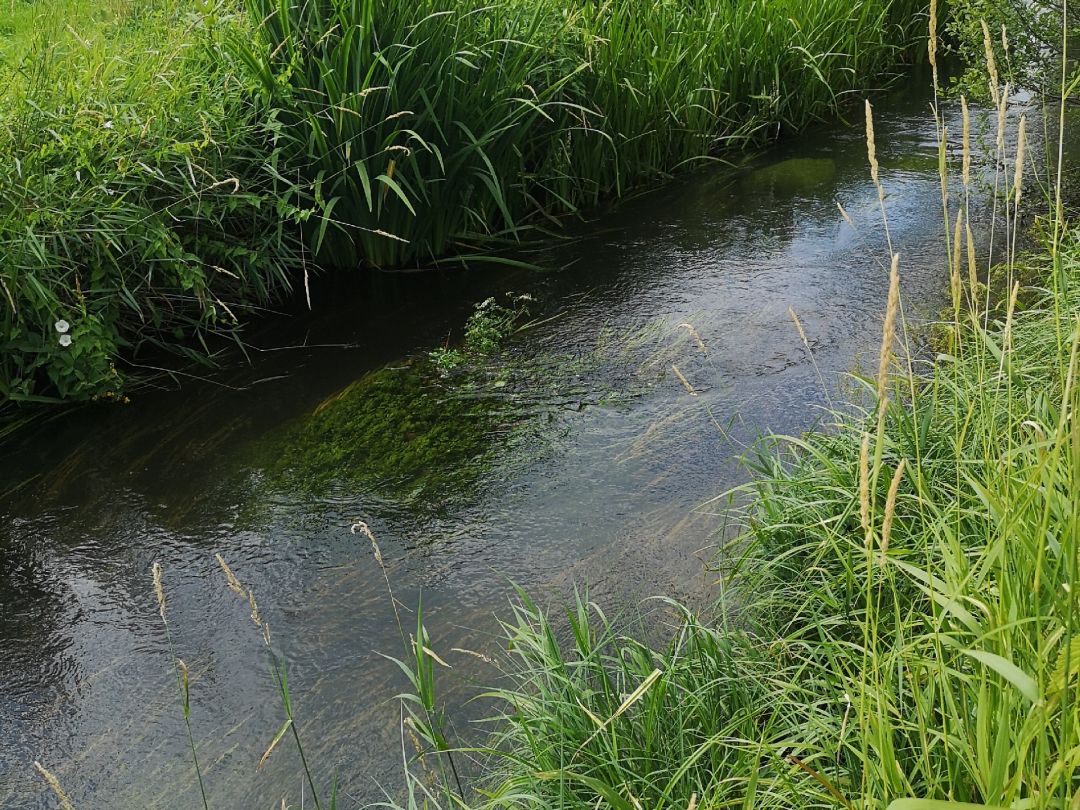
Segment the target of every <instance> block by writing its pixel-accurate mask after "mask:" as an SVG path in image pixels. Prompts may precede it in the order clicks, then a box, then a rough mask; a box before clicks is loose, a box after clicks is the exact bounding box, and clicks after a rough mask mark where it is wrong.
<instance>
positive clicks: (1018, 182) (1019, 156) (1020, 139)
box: [1013, 115, 1027, 207]
mask: <svg viewBox="0 0 1080 810" xmlns="http://www.w3.org/2000/svg"><path fill="white" fill-rule="evenodd" d="M1026 146H1027V116H1026V115H1021V116H1020V128H1019V130H1018V131H1017V134H1016V170H1015V172H1014V174H1013V194H1014V195H1015V199H1016V205H1017V206H1018V207H1019V205H1020V190H1021V188H1022V187H1023V183H1024V148H1025V147H1026Z"/></svg>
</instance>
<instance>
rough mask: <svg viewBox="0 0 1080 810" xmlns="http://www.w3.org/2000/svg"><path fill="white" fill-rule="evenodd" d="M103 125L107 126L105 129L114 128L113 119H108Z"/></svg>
mask: <svg viewBox="0 0 1080 810" xmlns="http://www.w3.org/2000/svg"><path fill="white" fill-rule="evenodd" d="M102 126H103V127H105V129H112V121H106V122H105V123H104V124H102Z"/></svg>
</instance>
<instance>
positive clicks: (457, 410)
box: [254, 322, 686, 508]
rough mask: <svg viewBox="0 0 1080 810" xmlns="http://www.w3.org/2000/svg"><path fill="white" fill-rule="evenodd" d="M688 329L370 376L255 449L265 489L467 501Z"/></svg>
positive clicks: (610, 397)
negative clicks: (577, 350) (558, 351)
mask: <svg viewBox="0 0 1080 810" xmlns="http://www.w3.org/2000/svg"><path fill="white" fill-rule="evenodd" d="M685 336H686V331H685V330H682V329H676V331H675V332H674V333H673V332H671V331H670V330H667V329H664V328H663V324H661V323H658V322H657V323H652V324H649V325H647V326H645V327H641V328H637V329H624V330H614V329H611V328H605V327H601V328H599V329H598V330H597V333H596V339H595V343H594V345H593V346H591V347H590V348H589V349H588V350H587V351H585V352H581V353H576V354H569V353H566V354H546V355H540V356H533V355H528V356H526V355H525V352H524V351H522V352H521V353H520V354H519V353H515V352H514V351H513V349H514V348H515V347H514V346H508V347H506V348H505V349H504V350H502V351H499V352H497V353H495V354H493V355H487V354H483V353H478V352H470V351H468V346H467V344H464V345H463V349H465V350H466V354H465V355H464V358H465V359H464V360H463V362H461V363H460V364H459V365H457V366H455V367H454V368H450V369H447V368H446V367H445V366H444V365H442V364H441V363H440V362H439V359H438V358H437V357H432V356H431V355H421V356H417V357H414V358H412V359H410V360H408V361H407V362H405V363H404V364H399V365H394V366H386V367H383V368H380V369H377V370H374V371H372V372H370V373H368V374H366V375H364V376H363V377H361V378H360V379H358V380H356V381H355V382H353V383H351V384H350V385H348V386H346V387H345V388H344V389H342V390H341V391H340V392H338V393H337V394H335V395H333V396H332V397H329V398H328V399H326V400H324V401H323V402H322V403H320V404H319V405H318V406H317V407H316V408H315V409H314V410H313V411H312V412H311V413H310V414H307V415H305V416H303V417H301V418H300V419H298V420H296V421H294V422H292V423H290V424H288V425H286V426H285V427H284V428H283V429H282V430H281V431H280V432H277V433H275V434H271V435H270V436H268V437H267V438H266V439H264V440H263V441H262V442H260V444H259V445H258V446H257V448H256V452H255V459H254V460H255V462H256V464H257V466H259V467H260V468H261V469H262V473H263V475H262V476H261V478H262V482H263V485H265V486H267V487H269V488H270V489H272V490H276V491H279V492H301V493H305V492H306V493H311V494H313V495H315V496H322V495H325V494H326V493H329V492H334V491H337V492H341V491H342V490H343V489H353V490H355V491H356V492H357V493H360V492H363V493H366V494H370V495H372V496H374V497H379V498H386V499H390V500H394V501H397V502H399V503H406V504H408V505H410V506H412V507H429V508H440V507H443V506H446V505H448V504H453V503H455V502H461V501H463V500H464V501H467V500H469V499H470V498H472V497H473V496H475V495H476V494H477V493H478V492H479V490H480V489H481V487H482V486H483V485H484V483H485V482H494V481H498V480H502V479H505V478H506V477H508V476H509V474H510V473H511V472H512V471H513V470H514V469H517V468H519V467H520V466H522V465H525V464H532V463H534V462H535V461H536V460H537V459H538V458H540V457H542V456H543V455H544V454H546V453H548V452H551V451H552V450H554V449H555V448H556V447H558V445H559V441H560V439H561V437H562V436H564V435H565V433H566V432H567V430H568V420H569V419H570V418H571V417H570V414H574V413H580V412H582V411H585V410H587V409H589V408H593V407H620V406H622V405H624V404H625V403H627V402H628V401H629V400H630V399H632V398H634V397H636V396H639V395H641V394H642V393H644V392H645V391H646V390H648V388H650V387H651V386H652V385H653V384H655V383H656V382H657V381H658V380H659V379H661V378H662V377H663V375H664V374H666V373H667V370H668V368H669V366H670V361H671V359H672V357H673V356H675V355H678V354H680V353H682V352H683V351H684V350H685V349H686V337H685Z"/></svg>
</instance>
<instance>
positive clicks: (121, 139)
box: [0, 0, 292, 402]
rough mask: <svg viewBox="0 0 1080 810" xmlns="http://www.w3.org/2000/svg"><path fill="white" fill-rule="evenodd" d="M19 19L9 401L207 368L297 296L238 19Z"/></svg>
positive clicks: (10, 142)
mask: <svg viewBox="0 0 1080 810" xmlns="http://www.w3.org/2000/svg"><path fill="white" fill-rule="evenodd" d="M80 10H81V11H82V12H85V13H76V12H79V11H80ZM69 13H70V19H69ZM13 21H14V23H18V25H14V24H13V25H12V27H11V29H10V30H9V31H7V32H5V33H6V34H7V35H8V36H9V37H10V43H9V47H8V48H6V49H5V50H4V51H3V53H2V57H0V79H2V81H3V86H2V89H0V153H2V154H3V155H4V156H5V159H4V160H3V161H2V162H0V256H2V257H3V262H2V264H0V402H4V401H11V402H47V401H55V400H59V399H66V400H79V399H90V398H100V397H113V396H119V395H120V393H121V392H122V388H123V379H122V378H123V376H124V371H125V369H124V367H123V365H122V364H120V359H121V355H123V356H124V357H126V358H130V357H131V356H132V355H133V354H134V353H135V352H136V351H137V350H139V349H140V348H148V347H149V348H153V347H156V348H172V349H176V350H177V351H181V352H183V353H185V354H187V355H188V356H190V357H197V356H205V355H206V354H207V353H208V352H210V351H211V347H210V346H209V345H208V344H207V343H206V342H205V339H206V338H207V336H208V335H210V334H212V333H214V332H228V331H229V330H231V329H232V328H233V327H234V326H235V325H236V323H237V322H238V321H239V319H240V317H241V316H242V315H243V314H244V308H245V307H247V306H250V305H257V304H261V303H265V302H266V301H268V300H269V299H270V298H272V297H273V296H276V295H277V294H279V293H280V292H282V291H284V290H287V289H288V288H289V286H290V284H291V278H290V264H291V261H292V260H291V258H290V253H291V247H290V237H289V236H288V235H287V234H286V233H285V232H284V231H283V230H282V223H283V222H287V221H288V218H289V217H290V215H291V212H290V210H289V208H288V204H287V202H288V200H287V196H286V194H285V192H284V187H283V185H282V183H281V182H280V181H278V180H275V179H274V177H273V176H272V174H271V172H270V168H269V167H270V166H271V165H272V161H273V159H274V158H273V143H272V132H271V131H270V129H269V128H270V127H271V125H272V122H270V121H269V120H266V119H259V118H258V117H256V114H255V110H254V107H253V106H252V105H251V104H250V103H249V101H248V99H247V98H246V97H245V88H244V86H243V85H242V84H240V83H239V82H238V81H237V80H236V78H235V74H236V68H235V66H234V65H233V64H232V63H231V62H230V61H229V60H228V58H227V53H226V51H225V50H224V49H223V48H222V47H220V45H221V42H220V41H221V38H222V37H223V36H225V33H226V32H227V31H230V30H233V29H234V28H236V27H237V26H240V25H241V21H240V20H239V19H238V18H236V16H235V15H233V14H230V13H228V9H227V8H225V7H218V6H215V5H214V4H212V3H206V4H194V3H188V2H176V1H174V0H152V2H149V3H128V2H123V1H122V0H117V1H116V2H113V3H110V4H107V5H104V6H100V7H97V8H94V9H82V6H80V5H78V4H70V5H69V4H67V3H65V2H62V0H50V2H45V3H41V4H34V6H33V7H32V9H30V10H20V14H18V15H13ZM28 21H29V25H24V24H23V23H27V22H28ZM58 322H66V323H67V324H68V325H69V329H68V330H67V331H64V330H63V324H61V325H60V326H59V327H55V326H54V325H55V324H57V323H58ZM118 366H119V368H118Z"/></svg>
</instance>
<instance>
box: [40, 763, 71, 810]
mask: <svg viewBox="0 0 1080 810" xmlns="http://www.w3.org/2000/svg"><path fill="white" fill-rule="evenodd" d="M34 770H35V771H37V772H38V774H40V776H41V778H42V779H44V780H45V784H47V785H48V786H49V790H51V791H52V792H53V795H54V796H56V800H57V801H58V802H60V808H61V810H75V807H74V805H72V803H71V799H69V798H68V796H67V794H66V793H64V789H63V788H62V787H60V780H59V779H57V778H56V777H55V776H54V775H53V774H52V772H51V771H50V770H49V769H48V768H46V767H45V766H44V765H42V764H41V763H40V762H38V761H37V760H34Z"/></svg>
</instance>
